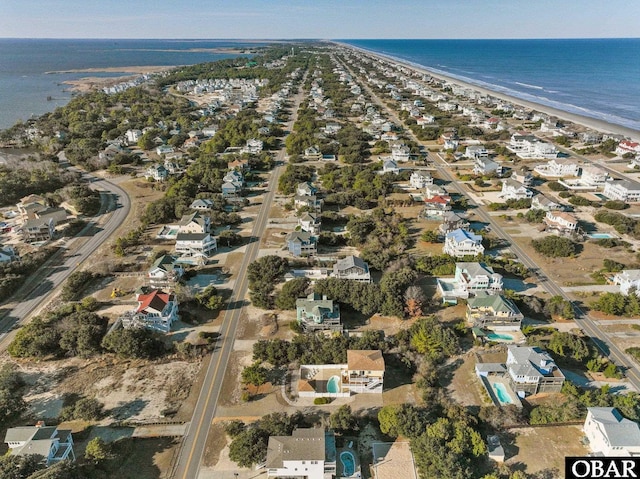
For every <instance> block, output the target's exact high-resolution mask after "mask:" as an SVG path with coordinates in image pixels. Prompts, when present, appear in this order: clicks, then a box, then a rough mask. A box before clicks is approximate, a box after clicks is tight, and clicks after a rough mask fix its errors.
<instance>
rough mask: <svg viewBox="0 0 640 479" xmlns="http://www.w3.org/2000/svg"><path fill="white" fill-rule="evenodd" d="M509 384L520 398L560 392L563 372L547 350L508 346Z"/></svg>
mask: <svg viewBox="0 0 640 479" xmlns="http://www.w3.org/2000/svg"><path fill="white" fill-rule="evenodd" d="M506 367H507V373H508V376H509V386H510V387H511V389H512V390H513V391H515V392H516V394H518V396H520V397H521V398H523V397H526V396H527V395H530V394H538V393H543V392H560V391H561V390H562V384H563V383H564V374H562V371H560V369H559V368H558V366H556V363H555V362H554V360H553V358H552V357H551V356H550V355H549V353H548V352H546V351H544V350H542V349H541V348H539V347H528V346H508V348H507V362H506Z"/></svg>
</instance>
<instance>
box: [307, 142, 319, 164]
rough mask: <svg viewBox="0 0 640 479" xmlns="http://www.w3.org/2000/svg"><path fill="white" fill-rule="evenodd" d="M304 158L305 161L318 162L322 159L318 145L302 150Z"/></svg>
mask: <svg viewBox="0 0 640 479" xmlns="http://www.w3.org/2000/svg"><path fill="white" fill-rule="evenodd" d="M304 157H305V158H306V159H307V160H319V159H321V158H322V152H321V151H320V148H319V147H318V145H313V146H310V147H309V148H306V149H305V150H304Z"/></svg>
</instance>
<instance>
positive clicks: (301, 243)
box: [287, 231, 318, 256]
mask: <svg viewBox="0 0 640 479" xmlns="http://www.w3.org/2000/svg"><path fill="white" fill-rule="evenodd" d="M287 249H288V250H289V253H291V254H292V255H293V256H311V255H314V254H316V253H317V251H318V245H317V238H316V237H315V236H313V235H312V234H311V233H308V232H306V231H293V232H291V233H289V234H288V235H287Z"/></svg>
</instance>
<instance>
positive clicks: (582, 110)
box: [358, 47, 640, 130]
mask: <svg viewBox="0 0 640 479" xmlns="http://www.w3.org/2000/svg"><path fill="white" fill-rule="evenodd" d="M358 48H360V49H362V50H364V51H367V52H370V53H373V54H376V55H381V53H380V52H378V51H375V50H369V49H367V48H362V47H358ZM381 56H384V57H386V58H388V59H390V60H393V61H396V62H401V63H405V64H407V65H410V66H413V67H415V68H418V69H421V70H426V71H428V72H431V73H434V74H436V75H438V74H440V75H444V76H447V77H450V78H453V79H456V80H460V81H463V82H466V83H469V84H471V85H475V86H478V87H481V88H485V89H487V90H491V91H493V92H496V93H502V94H504V95H508V96H511V97H513V98H517V99H521V100H525V101H530V102H533V103H538V104H540V105H543V106H549V107H551V108H555V109H557V110H561V111H565V112H567V113H574V114H577V115H582V116H585V117H589V118H594V119H597V120H602V121H606V122H608V123H611V124H614V125H620V126H624V127H626V128H631V129H634V130H640V121H639V120H635V119H631V118H626V117H622V116H619V115H616V114H613V113H606V112H603V111H599V110H593V109H590V108H586V107H581V106H578V105H574V104H573V103H566V102H561V101H558V100H554V99H551V98H549V97H546V96H540V95H534V94H532V93H528V92H526V91H521V90H515V89H513V88H509V87H507V86H503V85H500V84H497V83H490V82H486V81H482V80H478V79H477V78H469V77H466V76H464V75H459V74H456V73H452V72H451V71H447V70H441V69H440V68H433V67H430V66H426V65H422V64H420V63H417V62H415V61H412V60H408V59H406V58H402V57H398V56H395V55H390V54H388V53H384V54H382V55H381ZM438 66H440V65H438ZM482 76H483V77H485V78H486V76H484V75H482ZM514 83H517V82H514ZM533 86H535V85H533ZM536 89H537V88H536ZM543 90H544V89H543ZM546 93H551V92H550V91H546Z"/></svg>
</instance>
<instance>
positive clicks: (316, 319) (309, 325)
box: [296, 293, 342, 331]
mask: <svg viewBox="0 0 640 479" xmlns="http://www.w3.org/2000/svg"><path fill="white" fill-rule="evenodd" d="M296 318H297V320H298V323H299V324H300V325H301V326H302V327H303V328H304V329H305V330H306V331H317V330H321V329H329V330H337V331H340V330H342V324H341V322H340V306H339V305H338V303H334V302H333V300H331V299H328V298H327V297H326V296H320V295H319V294H317V293H311V294H310V295H309V296H307V297H306V298H301V299H298V300H296Z"/></svg>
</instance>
